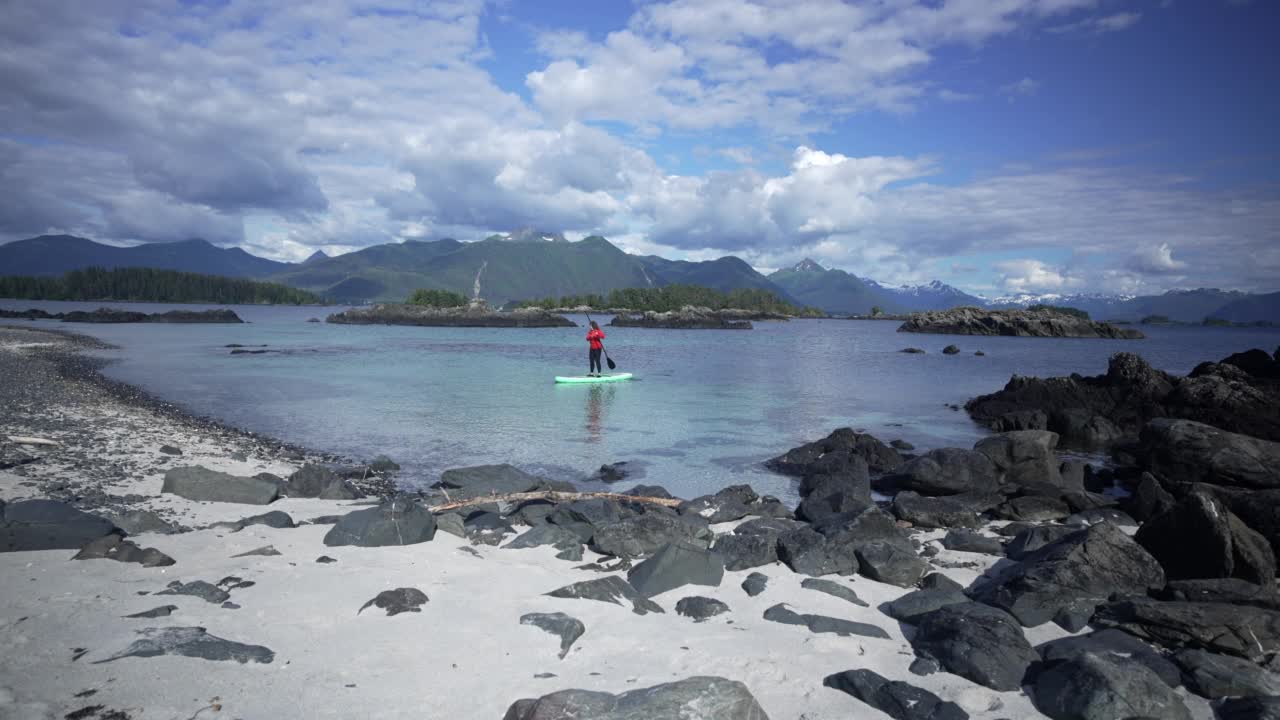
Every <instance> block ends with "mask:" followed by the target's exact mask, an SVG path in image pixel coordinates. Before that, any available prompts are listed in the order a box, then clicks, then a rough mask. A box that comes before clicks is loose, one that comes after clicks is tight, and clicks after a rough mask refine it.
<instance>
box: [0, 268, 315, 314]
mask: <svg viewBox="0 0 1280 720" xmlns="http://www.w3.org/2000/svg"><path fill="white" fill-rule="evenodd" d="M0 297H3V298H12V299H15V300H81V301H97V300H118V301H128V302H156V303H210V304H218V305H224V304H225V305H323V304H326V303H325V300H324V299H323V298H321V297H320V296H318V295H315V294H313V293H310V292H307V291H306V290H298V289H297V288H291V287H289V286H287V285H281V284H279V283H269V282H260V281H257V280H246V279H243V278H228V277H219V276H217V275H202V274H200V273H190V272H178V271H176V270H156V269H154V268H115V269H112V270H106V269H103V268H86V269H84V270H72V271H71V272H68V273H67V274H65V275H63V276H62V277H30V276H24V275H15V276H8V277H0Z"/></svg>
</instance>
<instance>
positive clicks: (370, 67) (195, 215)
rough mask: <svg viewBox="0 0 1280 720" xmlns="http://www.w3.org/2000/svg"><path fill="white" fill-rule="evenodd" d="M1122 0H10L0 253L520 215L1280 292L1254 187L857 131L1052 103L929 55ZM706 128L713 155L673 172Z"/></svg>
mask: <svg viewBox="0 0 1280 720" xmlns="http://www.w3.org/2000/svg"><path fill="white" fill-rule="evenodd" d="M1125 5H1132V3H1123V2H1099V1H1097V0H999V1H998V2H988V1H982V2H977V1H974V0H948V1H947V2H941V3H938V2H894V3H870V2H866V3H863V2H836V1H833V0H807V1H805V2H787V3H783V2H729V1H727V0H714V1H712V2H705V1H698V2H692V1H689V2H685V1H682V0H677V1H675V2H660V3H652V4H643V5H639V6H638V7H637V8H636V9H635V11H634V13H633V14H632V15H630V16H629V17H618V18H611V17H601V18H596V19H594V20H593V21H592V22H585V23H582V24H580V25H579V26H564V27H560V26H556V25H555V24H554V22H551V21H547V20H544V19H542V18H532V19H531V18H527V17H521V16H518V15H515V14H512V13H515V12H516V11H517V8H516V7H514V6H508V5H507V4H505V3H497V4H486V3H483V2H480V1H478V0H476V1H470V0H458V1H455V2H431V3H418V2H411V1H409V0H404V1H392V0H387V1H384V2H372V1H364V0H346V1H340V0H322V1H318V2H313V3H307V4H296V5H292V6H286V5H282V4H274V3H256V2H243V1H241V0H229V1H227V2H211V3H195V4H185V3H176V2H163V1H161V0H137V1H125V0H104V1H103V2H101V3H95V5H94V8H93V11H87V10H86V8H85V7H84V5H83V4H81V3H76V2H70V1H64V0H53V1H50V2H43V3H12V4H9V5H7V7H6V22H5V23H3V24H2V25H0V40H3V42H4V44H5V47H6V48H8V50H7V51H6V52H4V53H0V119H2V120H3V127H4V128H5V129H4V130H3V131H2V132H0V192H2V193H3V194H4V196H5V198H6V200H5V202H4V203H0V241H8V240H13V239H17V238H21V237H29V236H31V235H37V234H41V233H45V232H69V233H74V234H79V235H84V236H88V237H93V238H97V239H101V240H106V241H114V242H123V243H128V242H137V241H147V242H150V241H172V240H181V239H187V238H190V237H203V238H206V239H208V240H210V241H213V242H215V243H219V244H224V245H232V244H237V245H241V246H243V247H245V248H246V249H248V250H250V251H251V252H254V253H257V254H262V255H266V256H269V257H273V258H277V259H287V260H301V259H304V258H305V257H307V256H308V255H310V254H311V253H312V252H314V251H315V250H316V249H318V248H319V249H324V250H326V251H327V252H329V253H331V254H332V253H335V252H342V251H345V250H350V249H354V248H359V247H364V246H368V245H371V244H376V243H385V242H394V241H397V240H400V239H406V238H437V237H443V236H453V237H457V238H459V239H476V238H480V237H483V236H485V235H487V234H488V233H490V232H492V231H502V230H509V229H512V228H517V227H525V226H536V227H546V228H553V229H557V230H563V231H565V232H566V233H568V234H569V235H570V236H571V237H573V236H581V235H585V234H592V233H595V234H604V235H606V236H608V237H610V238H612V239H614V240H615V241H616V242H618V243H619V244H620V245H621V246H623V247H624V248H628V249H630V250H633V251H637V252H655V253H659V254H663V255H667V256H671V257H690V258H694V259H701V258H705V257H714V256H717V255H721V254H729V253H732V254H738V255H740V256H742V257H744V258H745V259H747V260H748V261H750V262H752V263H753V264H755V265H757V266H758V267H761V268H766V269H767V268H775V267H782V266H785V265H789V264H791V263H793V262H795V261H796V260H798V259H800V258H801V257H805V256H813V257H815V258H817V259H819V260H821V261H822V262H824V264H826V265H828V266H835V267H843V268H846V269H849V270H851V271H853V272H857V273H859V274H865V275H871V276H874V277H877V278H880V279H884V280H886V281H889V282H925V281H928V280H931V279H934V278H935V277H943V278H944V279H946V280H947V281H948V282H951V283H952V284H957V285H960V286H961V287H965V288H966V289H970V290H977V291H982V290H987V291H996V292H1003V291H1014V292H1023V291H1045V290H1060V289H1077V288H1080V289H1082V288H1090V289H1100V290H1122V291H1130V292H1134V291H1138V290H1156V289H1161V288H1164V287H1173V286H1178V285H1185V284H1187V283H1195V284H1216V285H1221V286H1229V287H1241V288H1245V289H1261V290H1269V289H1275V288H1274V287H1271V286H1272V285H1274V283H1275V281H1274V278H1275V277H1276V276H1277V275H1280V194H1278V193H1277V192H1275V190H1274V187H1272V188H1271V189H1270V190H1269V191H1268V190H1267V189H1266V188H1265V186H1264V187H1263V189H1258V188H1256V187H1243V188H1242V187H1238V186H1233V187H1213V186H1211V185H1206V184H1205V183H1200V182H1195V181H1194V178H1191V177H1188V176H1187V175H1186V174H1185V173H1183V172H1178V171H1170V170H1168V169H1161V168H1153V167H1141V166H1125V165H1118V164H1109V165H1108V164H1100V163H1093V164H1090V163H1089V162H1087V161H1083V160H1082V161H1079V162H1074V163H1066V164H1064V163H1049V162H1036V163H1030V164H1028V163H1012V162H1008V161H1007V160H1003V159H1002V160H1001V161H998V162H994V163H989V164H987V165H986V166H984V167H981V168H980V170H978V171H976V172H968V173H957V172H956V171H955V169H954V168H955V167H956V165H957V164H959V163H958V161H957V160H956V159H955V157H954V156H953V154H952V153H934V152H918V151H916V150H915V149H914V148H910V147H909V146H910V144H909V143H908V144H905V145H904V144H897V143H894V142H892V141H885V142H884V143H882V144H881V145H878V146H877V145H876V143H868V142H867V141H866V140H865V138H864V139H859V140H857V142H855V141H854V140H853V139H852V138H857V137H858V136H857V134H856V133H855V132H852V131H851V129H850V128H851V127H853V126H851V125H850V123H855V122H859V121H861V120H862V119H864V118H889V120H888V122H893V121H894V120H893V119H894V118H907V119H909V118H913V117H920V116H921V115H923V114H927V113H945V112H948V111H949V109H952V108H955V107H956V106H958V105H964V106H970V105H978V104H982V105H983V106H984V107H988V108H990V112H993V113H997V112H1004V111H1005V109H1006V108H1008V107H1009V106H1010V105H1011V103H1010V100H1016V103H1017V104H1019V105H1022V104H1025V103H1027V102H1030V101H1034V100H1035V99H1037V98H1040V97H1042V96H1044V95H1046V94H1048V93H1051V92H1052V89H1053V85H1052V84H1050V83H1042V82H1041V81H1039V80H1037V79H1035V78H1033V77H1030V76H1025V75H1023V74H1021V73H1020V72H1019V73H1014V74H1011V75H1009V76H1006V77H1001V78H991V79H990V81H989V82H987V83H986V84H985V87H978V86H976V85H974V84H972V83H970V84H968V85H958V86H955V87H951V86H948V85H947V84H946V78H947V74H946V73H940V72H935V71H941V70H942V69H943V68H944V66H949V65H948V63H947V60H948V58H949V57H950V56H949V54H953V53H958V54H960V55H963V56H966V57H968V56H981V55H982V54H983V53H985V52H989V51H990V50H989V48H992V47H994V46H995V45H998V44H999V43H1001V42H1005V41H1010V39H1011V38H1017V37H1020V36H1026V35H1028V34H1047V35H1052V36H1055V37H1059V38H1072V41H1073V42H1075V41H1079V42H1105V41H1110V39H1111V38H1115V37H1122V36H1123V35H1124V34H1125V33H1128V32H1132V31H1133V30H1134V29H1137V28H1141V27H1142V26H1143V25H1144V24H1145V23H1146V22H1147V21H1148V20H1147V18H1146V17H1145V16H1144V15H1143V14H1142V12H1139V11H1138V10H1136V9H1134V8H1122V7H1121V6H1125ZM1224 6H1225V5H1224ZM1135 7H1137V6H1136V5H1135ZM1228 11H1229V10H1226V9H1224V10H1223V12H1228ZM1152 12H1156V11H1154V10H1153V11H1152ZM512 38H521V39H522V40H523V45H522V46H520V47H515V46H514V45H515V43H514V41H513V40H512ZM1094 38H1101V39H1094ZM1006 88H1007V89H1006ZM854 129H855V130H856V128H854ZM868 145H871V146H877V150H876V151H874V152H863V151H861V150H857V151H855V150H852V149H845V148H846V147H850V148H855V147H856V148H864V147H866V146H868ZM694 147H705V148H710V149H711V150H712V151H713V152H711V153H710V155H711V156H714V157H715V159H716V161H715V162H707V163H705V164H702V165H697V164H693V165H691V164H690V163H688V162H684V161H676V162H673V161H672V159H671V158H672V157H673V156H676V157H682V158H684V159H685V160H687V159H688V157H690V156H691V155H690V153H691V150H690V148H694ZM958 175H963V176H959V177H958ZM966 278H969V282H968V283H967V285H966Z"/></svg>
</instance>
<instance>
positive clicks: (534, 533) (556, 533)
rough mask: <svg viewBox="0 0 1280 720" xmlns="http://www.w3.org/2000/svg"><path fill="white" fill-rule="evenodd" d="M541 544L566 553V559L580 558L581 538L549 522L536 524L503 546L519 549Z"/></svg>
mask: <svg viewBox="0 0 1280 720" xmlns="http://www.w3.org/2000/svg"><path fill="white" fill-rule="evenodd" d="M541 545H550V546H552V547H554V548H556V549H557V550H560V551H561V552H562V553H566V557H565V559H567V560H581V559H582V539H581V538H579V537H578V536H577V534H575V533H574V532H572V531H571V530H567V529H565V528H562V527H560V526H558V525H552V524H550V523H545V524H542V525H538V526H537V527H534V528H532V529H530V530H528V531H526V532H525V533H523V534H521V535H519V536H517V537H516V539H514V540H512V541H511V542H509V543H507V544H506V545H504V546H503V547H507V548H512V549H519V548H531V547H539V546H541ZM574 556H576V557H574Z"/></svg>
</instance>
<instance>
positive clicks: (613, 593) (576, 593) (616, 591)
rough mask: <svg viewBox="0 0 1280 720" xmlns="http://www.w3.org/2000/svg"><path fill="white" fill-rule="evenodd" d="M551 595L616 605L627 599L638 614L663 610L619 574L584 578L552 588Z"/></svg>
mask: <svg viewBox="0 0 1280 720" xmlns="http://www.w3.org/2000/svg"><path fill="white" fill-rule="evenodd" d="M547 595H550V596H551V597H558V598H581V599H583V600H599V601H601V602H607V603H613V604H614V605H622V604H623V603H622V601H623V600H626V601H627V602H629V603H631V609H632V611H633V612H635V614H637V615H644V614H647V613H651V612H656V613H660V612H663V609H662V607H661V606H659V605H658V604H657V603H655V602H654V601H652V600H650V599H649V598H647V597H645V596H644V595H641V594H640V593H638V592H636V589H635V588H634V587H632V586H631V583H629V582H627V581H626V580H624V579H622V578H620V577H618V576H617V575H609V576H607V577H602V578H596V579H594V580H583V581H582V582H576V583H573V584H572V585H566V586H564V587H562V588H560V589H558V590H552V591H551V592H549V593H547Z"/></svg>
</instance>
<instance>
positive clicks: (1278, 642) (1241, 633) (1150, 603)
mask: <svg viewBox="0 0 1280 720" xmlns="http://www.w3.org/2000/svg"><path fill="white" fill-rule="evenodd" d="M1092 624H1093V625H1094V626H1095V627H1103V628H1107V627H1113V628H1118V629H1120V630H1124V631H1125V632H1127V633H1130V634H1132V635H1136V636H1137V637H1140V638H1142V639H1144V640H1149V641H1151V642H1153V643H1156V644H1157V645H1162V646H1164V647H1167V648H1170V649H1174V650H1177V649H1181V648H1199V649H1202V650H1209V651H1211V652H1216V653H1224V654H1227V655H1235V656H1237V657H1242V658H1245V659H1247V660H1252V661H1254V662H1261V661H1263V660H1265V659H1266V657H1267V656H1268V655H1271V654H1272V653H1275V652H1280V612H1277V611H1275V610H1267V609H1265V608H1259V607H1254V606H1250V605H1231V604H1227V603H1212V602H1176V601H1174V602H1170V601H1159V600H1152V599H1150V598H1144V597H1138V598H1127V599H1122V600H1116V601H1113V602H1109V603H1106V604H1105V605H1101V606H1099V607H1098V609H1097V612H1096V613H1095V614H1094V616H1093V621H1092Z"/></svg>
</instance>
